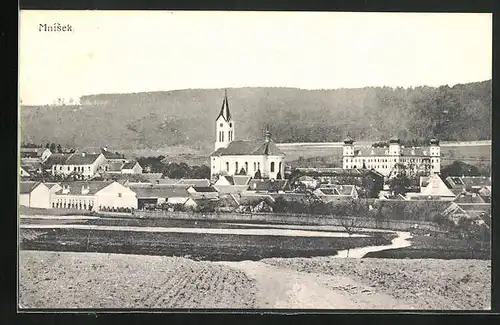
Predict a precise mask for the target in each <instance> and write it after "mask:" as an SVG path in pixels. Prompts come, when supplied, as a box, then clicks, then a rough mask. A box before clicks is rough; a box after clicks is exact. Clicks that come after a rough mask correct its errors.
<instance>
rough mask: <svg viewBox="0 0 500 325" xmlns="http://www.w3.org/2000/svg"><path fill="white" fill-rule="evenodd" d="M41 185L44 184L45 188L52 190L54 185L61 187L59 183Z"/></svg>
mask: <svg viewBox="0 0 500 325" xmlns="http://www.w3.org/2000/svg"><path fill="white" fill-rule="evenodd" d="M43 184H45V186H47V187H48V188H49V189H51V188H53V187H54V186H56V185H61V184H59V183H52V182H48V183H43Z"/></svg>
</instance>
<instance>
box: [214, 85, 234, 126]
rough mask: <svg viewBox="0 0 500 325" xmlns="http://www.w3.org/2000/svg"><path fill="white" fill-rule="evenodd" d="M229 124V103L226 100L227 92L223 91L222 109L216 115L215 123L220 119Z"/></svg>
mask: <svg viewBox="0 0 500 325" xmlns="http://www.w3.org/2000/svg"><path fill="white" fill-rule="evenodd" d="M221 116H222V118H223V119H224V120H225V121H226V122H229V121H230V120H231V112H229V102H228V100H227V90H224V99H223V100H222V107H221V108H220V112H219V115H217V118H216V119H215V120H216V121H217V120H218V119H219V117H221Z"/></svg>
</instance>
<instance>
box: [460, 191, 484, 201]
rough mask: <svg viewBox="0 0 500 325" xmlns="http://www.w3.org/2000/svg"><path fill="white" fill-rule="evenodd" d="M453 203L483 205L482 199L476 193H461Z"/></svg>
mask: <svg viewBox="0 0 500 325" xmlns="http://www.w3.org/2000/svg"><path fill="white" fill-rule="evenodd" d="M453 202H455V203H485V202H484V200H483V198H482V197H481V196H480V195H478V194H476V193H461V194H459V195H458V196H457V197H456V198H455V200H453Z"/></svg>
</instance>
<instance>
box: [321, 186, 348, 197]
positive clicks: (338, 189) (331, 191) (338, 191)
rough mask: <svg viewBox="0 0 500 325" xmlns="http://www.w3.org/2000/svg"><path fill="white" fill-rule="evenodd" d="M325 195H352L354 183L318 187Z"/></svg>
mask: <svg viewBox="0 0 500 325" xmlns="http://www.w3.org/2000/svg"><path fill="white" fill-rule="evenodd" d="M318 190H319V191H321V192H322V193H323V194H325V195H342V196H352V195H353V192H354V190H355V186H354V185H332V186H329V187H326V188H325V187H321V188H319V189H318Z"/></svg>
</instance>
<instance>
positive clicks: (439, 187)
mask: <svg viewBox="0 0 500 325" xmlns="http://www.w3.org/2000/svg"><path fill="white" fill-rule="evenodd" d="M420 195H426V196H431V197H434V196H436V197H455V194H453V192H452V191H450V189H449V188H448V186H446V184H445V183H444V182H443V180H442V179H441V177H439V175H437V174H433V175H431V176H430V178H429V184H427V186H426V187H422V188H421V192H420Z"/></svg>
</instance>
